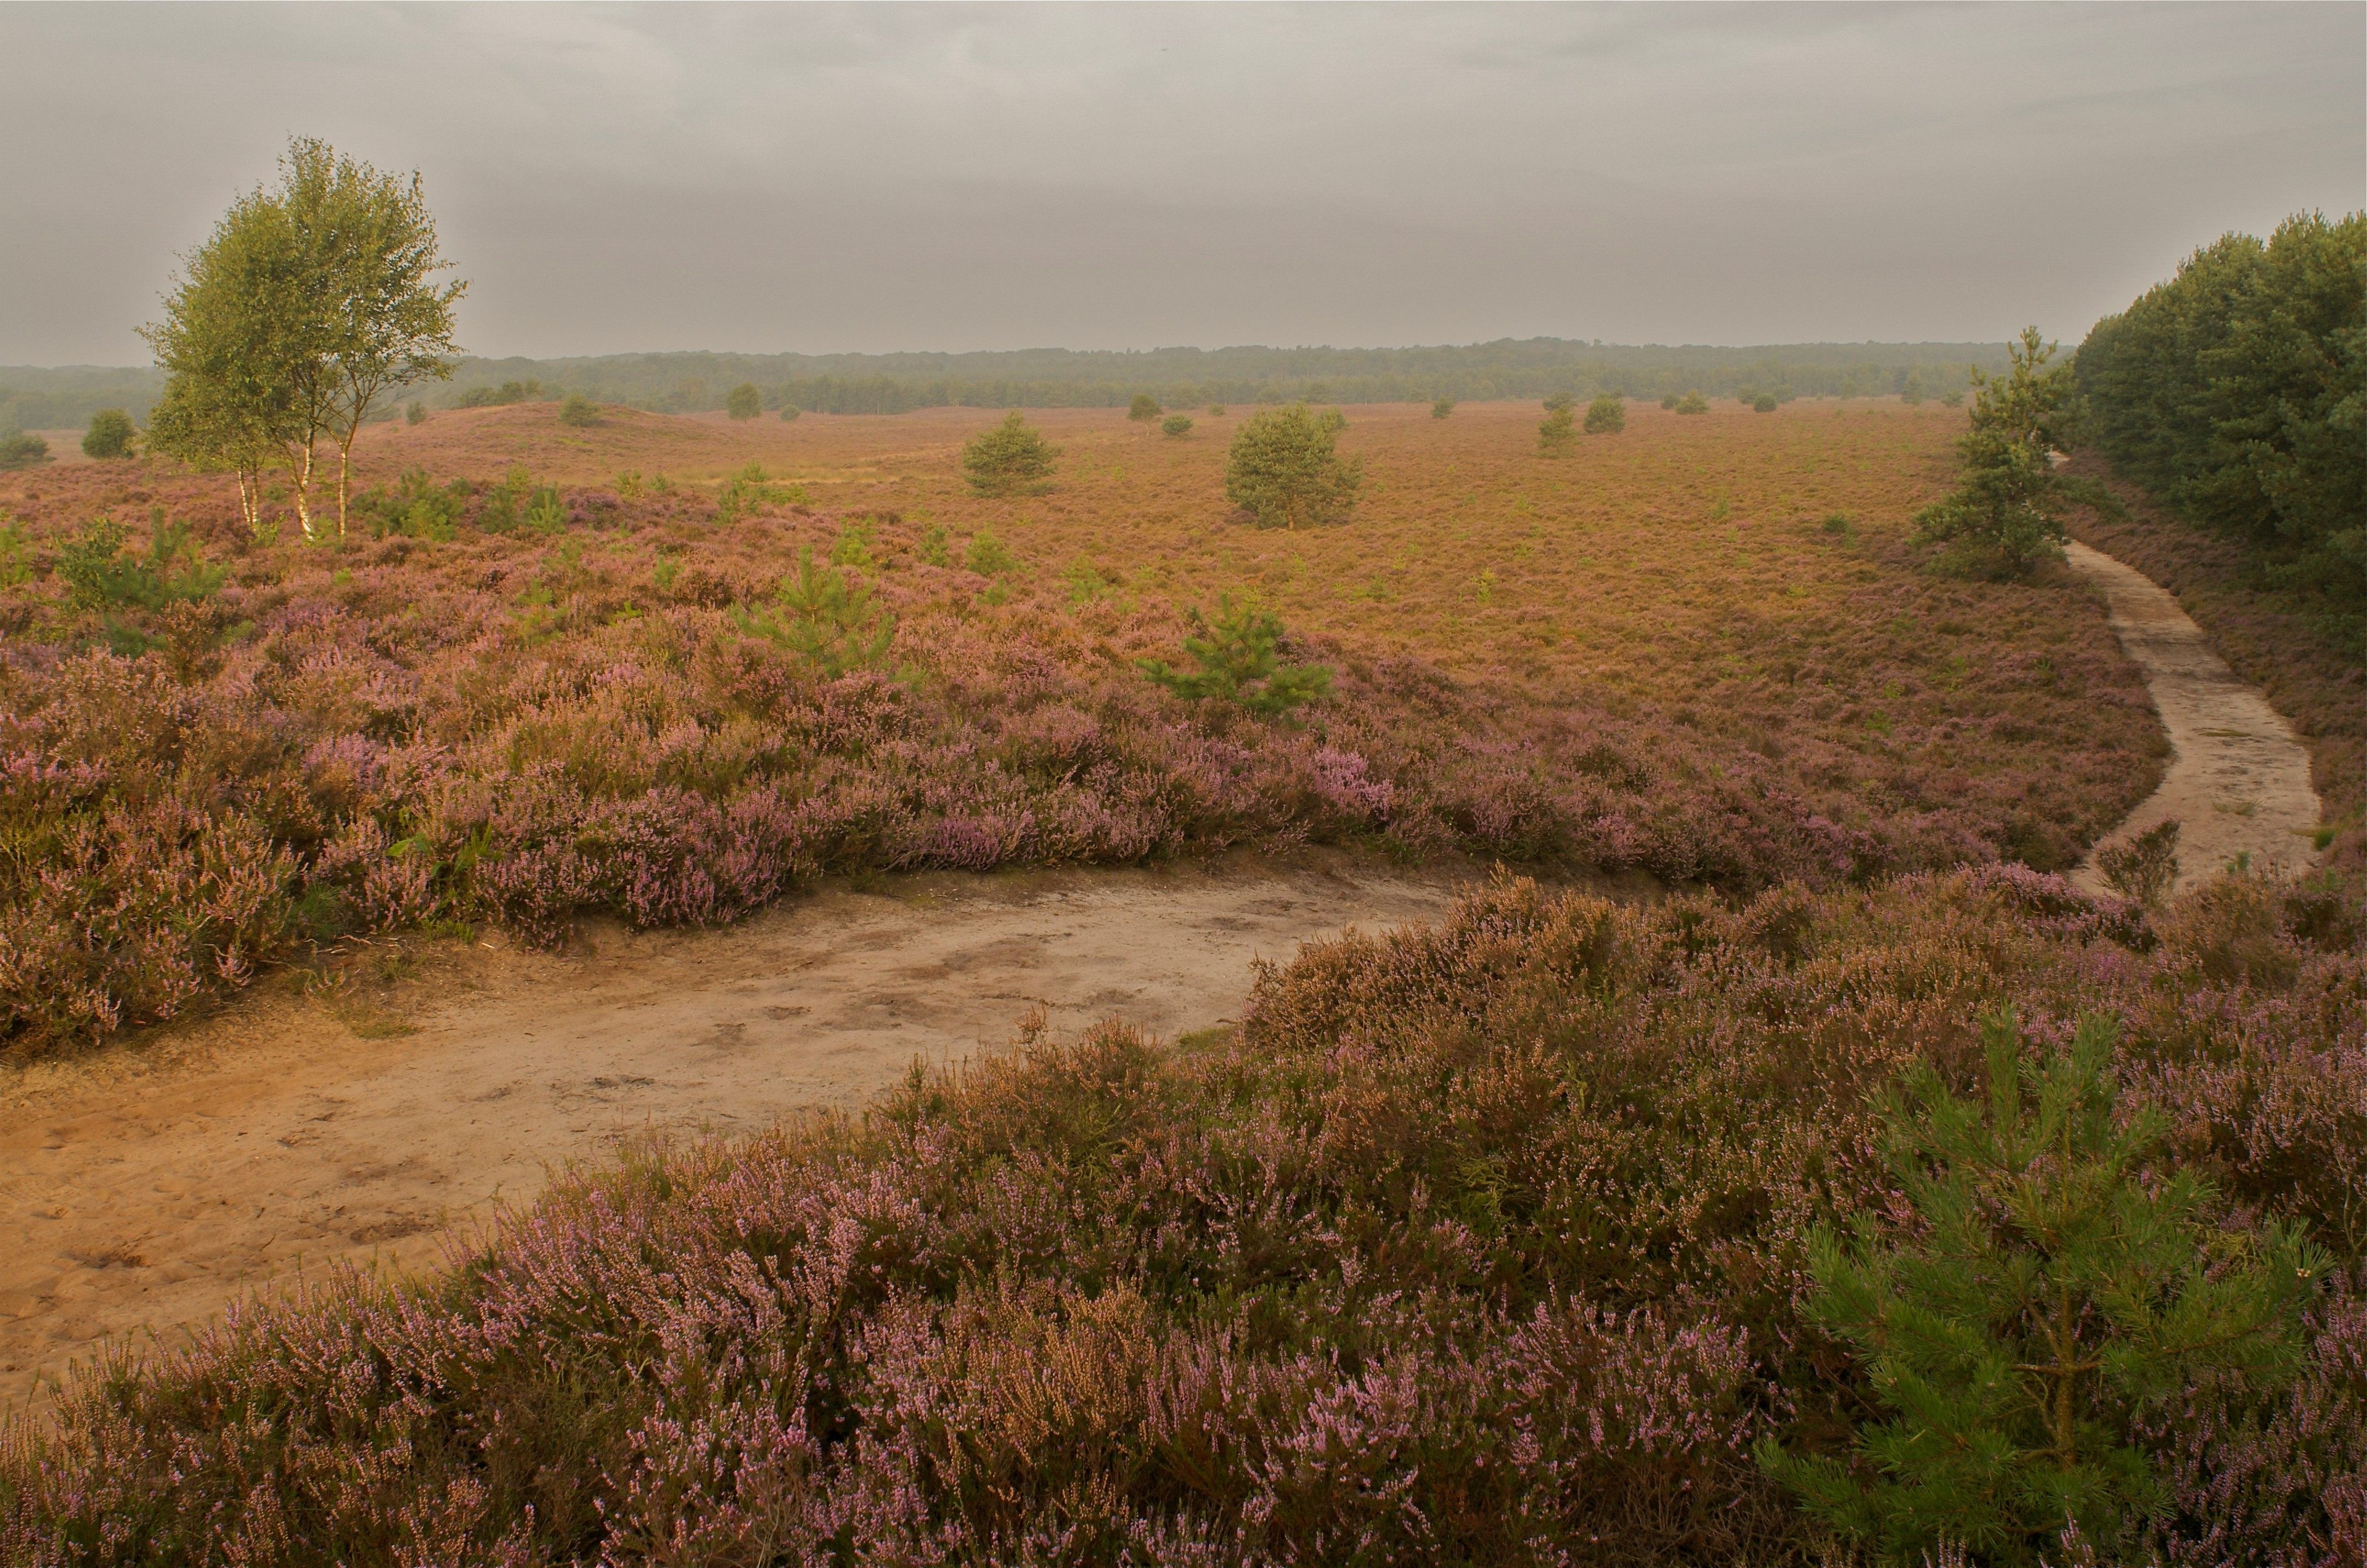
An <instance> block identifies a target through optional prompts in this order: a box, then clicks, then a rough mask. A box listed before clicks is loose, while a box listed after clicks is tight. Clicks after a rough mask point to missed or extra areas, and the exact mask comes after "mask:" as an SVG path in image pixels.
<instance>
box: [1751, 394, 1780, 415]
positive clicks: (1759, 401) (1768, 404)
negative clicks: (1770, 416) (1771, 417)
mask: <svg viewBox="0 0 2367 1568" xmlns="http://www.w3.org/2000/svg"><path fill="white" fill-rule="evenodd" d="M1750 409H1751V412H1753V413H1773V412H1775V394H1774V393H1772V392H1761V393H1760V394H1759V395H1758V396H1757V397H1755V398H1753V399H1751V400H1750Z"/></svg>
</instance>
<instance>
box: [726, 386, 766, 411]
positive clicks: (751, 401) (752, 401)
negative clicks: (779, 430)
mask: <svg viewBox="0 0 2367 1568" xmlns="http://www.w3.org/2000/svg"><path fill="white" fill-rule="evenodd" d="M723 412H725V413H726V414H727V415H729V416H730V417H731V418H733V419H753V418H755V417H756V416H757V415H758V414H760V413H762V412H764V393H762V392H760V391H758V390H757V389H756V384H755V383H754V382H753V381H742V382H741V383H740V384H739V385H738V386H736V387H734V388H732V389H730V391H728V392H726V393H724V394H723Z"/></svg>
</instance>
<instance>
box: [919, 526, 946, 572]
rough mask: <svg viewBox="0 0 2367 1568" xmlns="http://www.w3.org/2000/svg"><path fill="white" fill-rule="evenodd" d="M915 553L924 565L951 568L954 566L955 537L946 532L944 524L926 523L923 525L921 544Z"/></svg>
mask: <svg viewBox="0 0 2367 1568" xmlns="http://www.w3.org/2000/svg"><path fill="white" fill-rule="evenodd" d="M914 553H915V554H917V555H918V556H919V557H920V558H921V560H922V562H923V564H924V565H928V566H951V565H953V564H954V553H953V536H951V535H950V534H948V533H946V525H944V524H942V523H924V524H923V525H921V538H920V543H919V544H918V546H916V547H915V549H914Z"/></svg>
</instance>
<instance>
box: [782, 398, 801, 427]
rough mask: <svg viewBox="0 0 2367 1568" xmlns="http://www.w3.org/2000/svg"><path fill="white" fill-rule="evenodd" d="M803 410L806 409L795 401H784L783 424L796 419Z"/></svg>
mask: <svg viewBox="0 0 2367 1568" xmlns="http://www.w3.org/2000/svg"><path fill="white" fill-rule="evenodd" d="M801 412H804V411H803V410H801V409H799V408H798V405H797V404H795V403H783V404H782V405H781V423H783V424H787V423H789V422H790V421H792V420H794V419H796V418H797V417H798V414H799V413H801Z"/></svg>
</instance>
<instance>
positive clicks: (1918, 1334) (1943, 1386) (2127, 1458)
mask: <svg viewBox="0 0 2367 1568" xmlns="http://www.w3.org/2000/svg"><path fill="white" fill-rule="evenodd" d="M1983 1032H1984V1035H1985V1037H1986V1042H1985V1043H1986V1045H1987V1055H1988V1078H1989V1085H1988V1099H1987V1100H1986V1101H1983V1100H1959V1099H1958V1098H1956V1097H1955V1096H1954V1094H1953V1093H1951V1092H1950V1091H1949V1089H1948V1088H1947V1086H1946V1085H1945V1084H1944V1083H1943V1082H1942V1080H1941V1078H1940V1076H1939V1074H1938V1073H1936V1072H1935V1071H1933V1070H1932V1069H1931V1067H1930V1066H1924V1065H1919V1066H1916V1067H1915V1068H1913V1069H1912V1070H1910V1072H1909V1073H1908V1076H1907V1080H1906V1086H1905V1093H1904V1095H1903V1096H1894V1097H1893V1098H1892V1100H1891V1101H1890V1103H1889V1104H1888V1106H1887V1107H1886V1111H1885V1113H1884V1118H1883V1119H1884V1122H1885V1137H1884V1142H1883V1156H1884V1159H1885V1162H1886V1165H1887V1166H1888V1168H1889V1170H1890V1173H1891V1176H1892V1179H1894V1180H1895V1181H1896V1182H1897V1186H1898V1188H1899V1190H1900V1191H1901V1192H1902V1193H1903V1194H1904V1196H1905V1198H1906V1200H1907V1202H1908V1205H1909V1207H1911V1209H1912V1210H1913V1212H1914V1214H1915V1223H1914V1224H1912V1225H1908V1226H1901V1227H1884V1226H1878V1225H1876V1224H1874V1223H1872V1222H1870V1221H1869V1222H1865V1223H1862V1224H1860V1225H1859V1226H1858V1227H1857V1229H1856V1232H1855V1234H1854V1235H1852V1236H1847V1237H1845V1236H1843V1235H1840V1234H1838V1233H1836V1232H1835V1231H1833V1230H1831V1229H1829V1228H1820V1229H1819V1230H1818V1232H1816V1233H1815V1234H1814V1235H1812V1236H1811V1238H1810V1242H1809V1259H1810V1268H1811V1270H1812V1272H1813V1275H1814V1278H1815V1281H1816V1291H1815V1294H1814V1296H1813V1298H1812V1299H1811V1301H1810V1303H1809V1314H1810V1316H1811V1317H1812V1318H1813V1319H1814V1320H1815V1321H1816V1322H1817V1323H1818V1325H1821V1326H1822V1327H1823V1328H1824V1329H1825V1330H1826V1331H1827V1332H1828V1333H1829V1334H1831V1335H1833V1336H1834V1337H1836V1338H1838V1339H1839V1340H1840V1341H1841V1342H1842V1343H1843V1344H1845V1345H1846V1346H1848V1347H1849V1348H1850V1349H1851V1350H1852V1352H1853V1354H1854V1355H1855V1357H1856V1359H1857V1360H1858V1362H1859V1364H1860V1365H1861V1366H1862V1367H1863V1370H1864V1372H1865V1377H1866V1382H1867V1384H1868V1394H1869V1397H1870V1398H1871V1400H1872V1402H1873V1403H1874V1404H1876V1405H1878V1406H1880V1407H1881V1409H1882V1411H1883V1412H1884V1413H1885V1418H1884V1419H1881V1420H1879V1421H1877V1422H1874V1423H1871V1424H1868V1425H1865V1426H1863V1427H1860V1428H1859V1431H1858V1434H1857V1440H1856V1444H1855V1452H1854V1453H1853V1454H1852V1455H1850V1456H1848V1457H1847V1458H1841V1457H1836V1456H1833V1455H1828V1454H1810V1453H1804V1452H1795V1451H1791V1450H1785V1449H1784V1448H1783V1447H1782V1446H1781V1445H1780V1444H1778V1443H1777V1442H1776V1441H1774V1440H1773V1439H1772V1438H1770V1439H1768V1440H1767V1441H1766V1442H1764V1443H1762V1444H1761V1447H1760V1450H1759V1459H1760V1461H1761V1464H1762V1465H1764V1466H1765V1467H1766V1468H1767V1470H1768V1471H1770V1472H1772V1473H1773V1474H1774V1475H1775V1476H1777V1477H1778V1478H1780V1479H1781V1480H1783V1481H1784V1482H1785V1483H1789V1484H1790V1485H1791V1486H1792V1487H1793V1488H1794V1489H1795V1491H1796V1492H1797V1493H1798V1494H1799V1495H1800V1497H1801V1499H1802V1501H1803V1502H1804V1503H1805V1504H1806V1506H1807V1507H1808V1508H1809V1510H1810V1511H1811V1512H1812V1513H1814V1514H1817V1515H1818V1516H1820V1517H1822V1518H1823V1519H1824V1520H1825V1521H1826V1522H1827V1523H1828V1524H1829V1525H1831V1526H1832V1527H1833V1528H1834V1529H1836V1530H1837V1531H1838V1532H1840V1534H1842V1535H1844V1536H1846V1537H1849V1538H1852V1539H1853V1540H1855V1541H1857V1542H1858V1543H1860V1544H1861V1545H1863V1546H1868V1547H1871V1548H1873V1549H1874V1551H1876V1552H1877V1553H1878V1554H1879V1555H1881V1556H1882V1557H1883V1558H1884V1559H1885V1560H1886V1561H1889V1562H1902V1563H1913V1562H1919V1561H1920V1560H1921V1559H1922V1557H1923V1556H1924V1555H1925V1554H1928V1553H1931V1552H1934V1551H1943V1550H1949V1549H1961V1550H1962V1551H1964V1552H1965V1554H1966V1555H1967V1557H1968V1559H1969V1560H1970V1561H1972V1562H1983V1563H2011V1564H2023V1563H2028V1562H2033V1560H2034V1559H2035V1556H2036V1554H2037V1552H2038V1551H2040V1550H2041V1549H2042V1548H2044V1546H2046V1545H2047V1544H2048V1543H2050V1542H2052V1541H2054V1540H2057V1539H2058V1538H2059V1537H2060V1534H2061V1532H2062V1531H2063V1530H2064V1529H2065V1527H2066V1525H2067V1524H2076V1525H2077V1526H2078V1529H2079V1530H2080V1531H2081V1533H2082V1534H2083V1535H2084V1536H2085V1537H2087V1538H2088V1539H2089V1540H2094V1541H2099V1542H2108V1541H2112V1540H2115V1539H2117V1538H2118V1537H2119V1536H2120V1534H2121V1532H2122V1531H2123V1529H2124V1528H2125V1527H2126V1526H2128V1525H2129V1524H2130V1523H2132V1522H2133V1521H2134V1519H2135V1517H2138V1516H2141V1515H2142V1514H2144V1513H2145V1512H2146V1511H2147V1510H2149V1509H2150V1508H2152V1507H2153V1506H2156V1505H2157V1503H2158V1502H2159V1500H2160V1489H2159V1488H2158V1486H2157V1483H2156V1482H2155V1480H2154V1477H2153V1475H2152V1474H2151V1472H2150V1470H2149V1467H2148V1463H2147V1461H2146V1455H2145V1453H2144V1452H2143V1450H2140V1449H2138V1448H2137V1447H2136V1446H2135V1444H2133V1443H2132V1442H2131V1440H2130V1424H2131V1421H2132V1418H2133V1417H2134V1416H2135V1415H2137V1414H2138V1413H2139V1412H2140V1411H2142V1410H2143V1409H2144V1408H2145V1407H2146V1406H2148V1405H2152V1404H2157V1403H2158V1402H2160V1401H2162V1400H2164V1399H2165V1398H2167V1397H2169V1395H2171V1394H2173V1393H2176V1392H2177V1391H2178V1390H2180V1389H2181V1388H2184V1387H2187V1386H2189V1385H2190V1384H2191V1382H2193V1380H2194V1379H2196V1378H2197V1377H2198V1376H2200V1375H2202V1374H2204V1373H2214V1372H2215V1373H2221V1374H2227V1375H2234V1376H2237V1377H2241V1378H2245V1379H2247V1380H2248V1381H2250V1382H2252V1383H2253V1384H2254V1385H2255V1386H2256V1387H2259V1388H2272V1387H2275V1386H2277V1385H2278V1384H2280V1383H2281V1382H2282V1381H2283V1380H2284V1379H2285V1378H2286V1377H2287V1376H2288V1375H2289V1373H2290V1371H2291V1369H2292V1367H2293V1363H2294V1359H2295V1355H2296V1348H2297V1345H2296V1335H2295V1332H2294V1330H2295V1325H2296V1323H2297V1320H2298V1317H2299V1314H2300V1312H2301V1310H2302V1308H2303V1306H2304V1305H2305V1303H2306V1301H2307V1299H2308V1297H2309V1295H2310V1292H2311V1291H2312V1289H2313V1288H2314V1286H2315V1283H2316V1280H2317V1278H2318V1276H2319V1274H2320V1273H2321V1272H2322V1271H2323V1269H2325V1267H2326V1264H2325V1259H2324V1258H2323V1257H2322V1255H2320V1254H2319V1253H2318V1252H2317V1251H2316V1249H2315V1248H2313V1247H2310V1246H2309V1245H2308V1244H2307V1243H2306V1242H2305V1241H2304V1240H2303V1239H2302V1237H2301V1235H2300V1234H2299V1233H2298V1232H2297V1231H2296V1230H2293V1229H2291V1228H2288V1227H2286V1226H2283V1225H2282V1224H2269V1225H2266V1226H2263V1227H2261V1228H2259V1230H2257V1231H2245V1230H2240V1229H2237V1228H2235V1227H2233V1226H2231V1225H2228V1224H2225V1223H2223V1220H2222V1216H2221V1214H2220V1213H2219V1209H2218V1204H2217V1201H2216V1198H2215V1195H2214V1191H2213V1190H2212V1188H2211V1187H2210V1185H2209V1184H2208V1183H2207V1182H2205V1181H2203V1179H2201V1178H2199V1177H2197V1176H2195V1175H2194V1174H2193V1173H2192V1172H2191V1171H2188V1170H2182V1169H2177V1168H2167V1167H2165V1166H2163V1165H2160V1164H2158V1163H2156V1156H2157V1155H2158V1153H2159V1151H2160V1148H2161V1145H2162V1142H2163V1137H2164V1123H2163V1122H2162V1119H2161V1118H2160V1116H2159V1115H2158V1114H2157V1113H2156V1112H2154V1111H2151V1110H2149V1109H2138V1110H2135V1111H2129V1110H2125V1109H2124V1108H2123V1107H2122V1106H2121V1105H2120V1103H2119V1100H2118V1096H2117V1093H2116V1091H2115V1088H2114V1085H2113V1083H2112V1077H2111V1072H2110V1066H2111V1060H2112V1052H2113V1049H2114V1046H2115V1045H2116V1044H2117V1043H2118V1039H2119V1030H2118V1026H2117V1025H2116V1024H2114V1023H2113V1022H2112V1021H2109V1020H2107V1019H2103V1018H2099V1017H2090V1018H2088V1019H2085V1020H2083V1021H2081V1022H2080V1024H2079V1026H2078V1032H2077V1034H2076V1036H2075V1038H2074V1039H2073V1042H2072V1044H2071V1048H2070V1050H2069V1051H2068V1052H2067V1053H2063V1054H2060V1055H2052V1056H2032V1055H2025V1054H2024V1051H2023V1046H2022V1037H2021V1031H2020V1027H2019V1024H2018V1022H2017V1021H2016V1020H2015V1018H2014V1016H2013V1014H2012V1012H2011V1011H2010V1010H2001V1011H2000V1012H1999V1013H1997V1014H1995V1015H1993V1016H1991V1017H1990V1018H1988V1019H1987V1020H1985V1021H1984V1026H1983Z"/></svg>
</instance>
